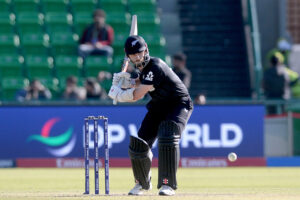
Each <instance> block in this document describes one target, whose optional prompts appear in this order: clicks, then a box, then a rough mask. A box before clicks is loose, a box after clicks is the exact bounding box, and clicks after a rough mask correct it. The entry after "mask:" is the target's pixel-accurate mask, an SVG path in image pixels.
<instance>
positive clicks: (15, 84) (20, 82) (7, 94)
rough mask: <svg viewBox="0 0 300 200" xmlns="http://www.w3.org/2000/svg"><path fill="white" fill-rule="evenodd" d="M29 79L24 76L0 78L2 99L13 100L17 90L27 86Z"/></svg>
mask: <svg viewBox="0 0 300 200" xmlns="http://www.w3.org/2000/svg"><path fill="white" fill-rule="evenodd" d="M28 84H29V81H28V79H25V78H15V77H5V78H3V79H1V88H2V92H1V93H2V94H1V96H2V99H4V100H10V101H11V100H15V97H16V93H17V91H19V90H21V89H23V88H25V87H26V86H28Z"/></svg>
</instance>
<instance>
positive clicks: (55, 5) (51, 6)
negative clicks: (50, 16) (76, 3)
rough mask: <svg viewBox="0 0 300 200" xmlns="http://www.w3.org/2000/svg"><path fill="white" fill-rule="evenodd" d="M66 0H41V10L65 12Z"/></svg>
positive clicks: (66, 9)
mask: <svg viewBox="0 0 300 200" xmlns="http://www.w3.org/2000/svg"><path fill="white" fill-rule="evenodd" d="M68 4H69V1H68V0H41V7H42V11H43V12H45V13H47V12H60V13H63V12H67V11H68Z"/></svg>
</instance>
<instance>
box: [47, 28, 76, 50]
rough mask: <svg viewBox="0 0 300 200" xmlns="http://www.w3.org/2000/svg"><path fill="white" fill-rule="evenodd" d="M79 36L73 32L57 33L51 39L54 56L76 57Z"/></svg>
mask: <svg viewBox="0 0 300 200" xmlns="http://www.w3.org/2000/svg"><path fill="white" fill-rule="evenodd" d="M77 40H78V36H77V35H75V34H72V32H55V33H53V34H52V35H51V37H50V43H51V47H52V54H53V55H54V56H58V55H76V54H77Z"/></svg>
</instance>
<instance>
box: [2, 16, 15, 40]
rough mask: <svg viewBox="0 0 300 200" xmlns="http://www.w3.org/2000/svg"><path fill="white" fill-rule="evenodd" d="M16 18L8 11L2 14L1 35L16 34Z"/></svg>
mask: <svg viewBox="0 0 300 200" xmlns="http://www.w3.org/2000/svg"><path fill="white" fill-rule="evenodd" d="M15 18H16V17H15V15H14V14H12V13H9V12H8V11H3V12H2V11H1V12H0V34H6V33H13V32H14V25H15Z"/></svg>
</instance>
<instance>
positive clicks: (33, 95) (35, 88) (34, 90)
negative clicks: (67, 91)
mask: <svg viewBox="0 0 300 200" xmlns="http://www.w3.org/2000/svg"><path fill="white" fill-rule="evenodd" d="M51 98H52V94H51V92H50V90H49V89H47V88H46V87H45V86H44V85H43V84H42V83H41V82H40V81H39V80H38V79H33V80H32V81H31V82H30V84H29V87H28V88H27V89H26V96H25V100H47V99H51Z"/></svg>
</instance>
